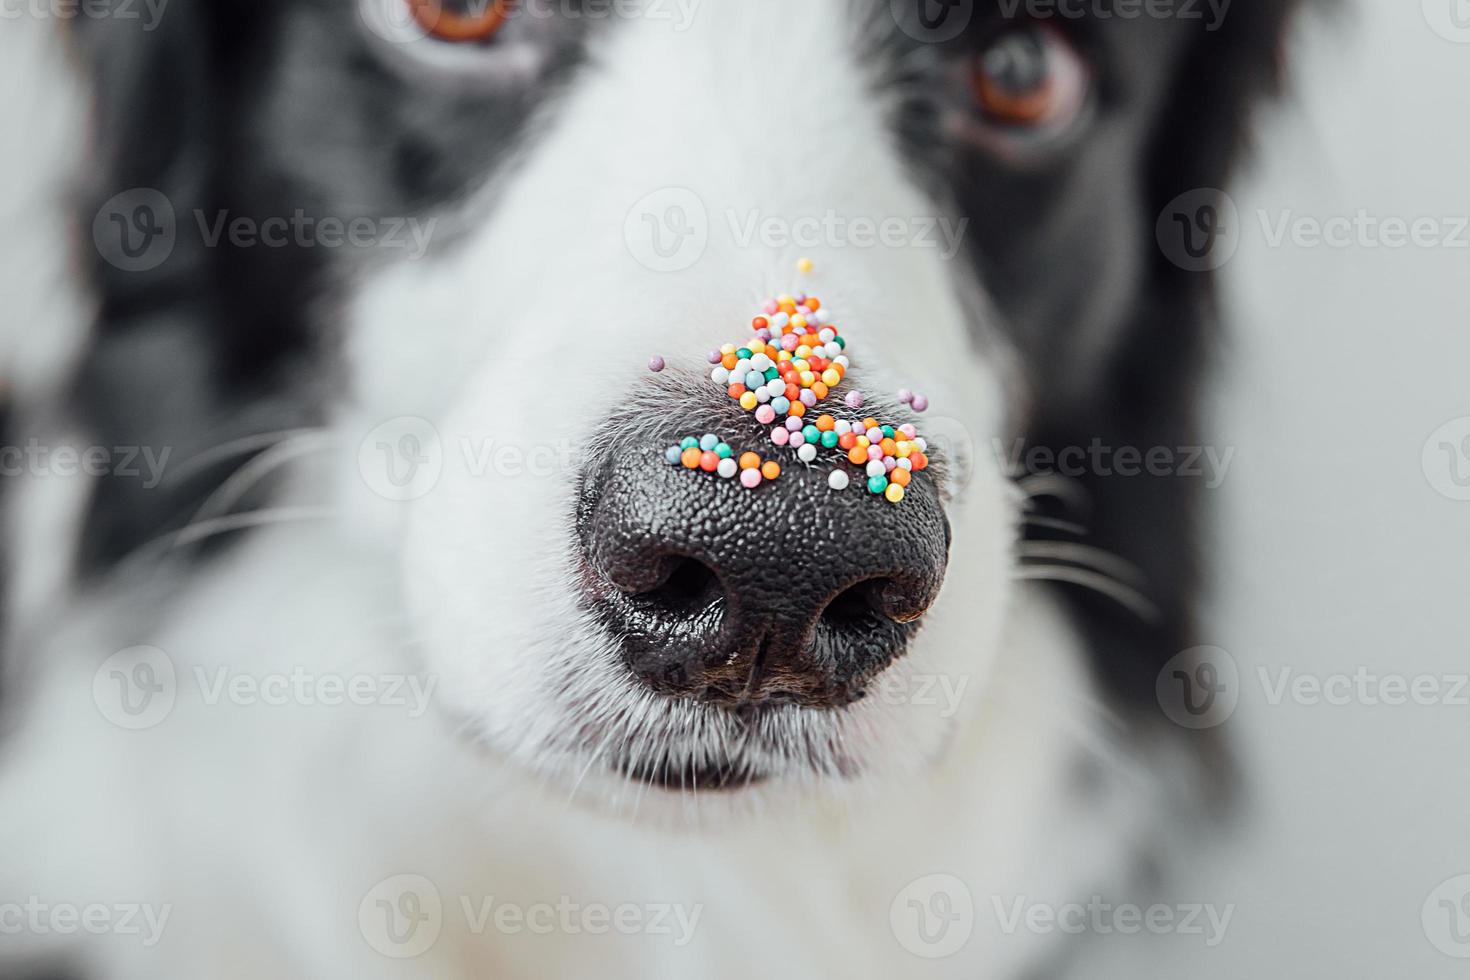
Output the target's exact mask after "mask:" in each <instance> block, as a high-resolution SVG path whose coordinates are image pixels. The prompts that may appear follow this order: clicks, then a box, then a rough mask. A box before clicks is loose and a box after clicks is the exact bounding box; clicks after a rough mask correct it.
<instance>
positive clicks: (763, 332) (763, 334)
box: [755, 327, 771, 340]
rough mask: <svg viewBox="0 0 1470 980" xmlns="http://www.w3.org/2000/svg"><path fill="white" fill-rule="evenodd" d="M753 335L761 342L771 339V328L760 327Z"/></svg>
mask: <svg viewBox="0 0 1470 980" xmlns="http://www.w3.org/2000/svg"><path fill="white" fill-rule="evenodd" d="M755 335H756V336H757V337H759V338H760V339H761V340H770V339H771V328H770V327H761V328H760V329H759V330H757V331H756V332H755Z"/></svg>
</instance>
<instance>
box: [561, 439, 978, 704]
mask: <svg viewBox="0 0 1470 980" xmlns="http://www.w3.org/2000/svg"><path fill="white" fill-rule="evenodd" d="M758 432H759V430H752V431H751V438H750V439H748V440H747V443H746V444H747V445H758V444H760V443H759V442H757V438H756V434H757V433H758ZM644 438H645V440H647V436H646V434H645V436H644ZM667 441H669V442H673V443H677V442H678V441H679V436H678V435H670V437H669V438H668V440H667ZM663 445H664V443H662V442H654V441H652V440H647V441H645V442H644V444H643V445H640V446H625V447H615V448H613V449H612V451H609V452H607V453H605V454H604V456H603V459H604V462H603V463H602V465H600V466H599V467H598V468H597V471H596V472H595V473H589V474H587V475H586V478H585V479H584V491H583V503H582V506H581V508H580V512H579V525H580V527H579V530H580V537H581V543H582V547H583V550H584V555H585V559H586V570H587V572H588V574H587V575H586V578H587V580H588V586H587V587H588V593H589V596H590V601H591V603H592V605H593V606H594V608H595V609H596V610H597V612H598V613H599V615H600V616H601V617H602V618H603V620H604V623H605V625H606V627H607V628H608V630H609V633H610V634H611V635H613V636H615V637H616V638H617V639H618V642H619V643H620V644H621V648H622V653H623V656H624V659H625V660H626V662H627V664H628V666H629V667H630V669H631V670H632V671H633V673H634V674H635V675H636V676H637V677H639V678H640V679H641V680H642V681H643V682H644V683H645V684H647V685H648V686H649V687H651V688H652V689H654V690H655V691H658V692H661V693H664V694H668V695H673V696H681V697H693V698H698V699H700V700H705V701H712V702H723V703H731V704H734V703H747V702H749V703H760V702H769V701H790V702H796V703H801V704H807V705H820V706H838V705H842V704H846V703H849V702H851V701H853V700H856V699H857V698H860V697H861V696H862V695H863V691H864V685H865V684H866V683H867V682H869V681H870V680H871V679H872V678H873V677H874V676H875V675H876V674H878V673H879V672H880V671H882V670H883V668H884V667H886V666H888V665H889V664H890V663H892V662H893V661H894V660H895V659H896V658H898V657H900V656H902V655H903V653H904V650H905V648H906V646H907V644H908V642H909V640H910V639H911V637H912V636H913V634H914V633H915V631H916V630H917V629H918V626H919V620H920V617H921V616H922V615H923V614H924V612H925V611H926V610H927V609H928V608H929V606H930V605H931V604H932V603H933V602H934V599H935V598H936V596H937V595H938V593H939V589H940V585H941V584H942V582H943V579H944V570H945V564H946V561H947V558H948V552H949V525H948V522H947V521H946V519H945V516H944V511H943V508H942V505H941V501H940V498H939V495H938V492H937V490H936V489H935V481H934V480H928V479H925V480H919V479H915V480H913V481H912V483H911V484H910V485H909V488H908V489H909V492H908V493H907V495H906V496H904V498H903V499H902V500H901V501H900V502H898V503H896V504H895V503H890V502H889V501H887V500H885V499H884V498H883V497H882V496H880V495H874V494H871V493H869V492H867V490H866V487H865V485H864V481H863V477H862V474H861V473H860V472H859V471H858V470H856V469H855V468H849V469H850V471H851V481H850V482H851V485H850V486H849V487H848V488H847V489H844V490H841V491H837V490H833V489H832V488H831V487H830V486H829V483H828V477H829V474H830V472H831V470H832V468H833V467H834V466H837V467H846V464H843V463H834V464H831V465H816V464H813V465H811V466H807V465H805V464H803V463H801V462H798V461H797V460H796V459H795V458H792V459H791V460H789V461H787V460H784V459H782V460H781V463H782V465H783V466H784V467H785V469H784V470H783V472H782V473H781V475H780V477H779V479H777V480H776V481H774V482H767V483H762V484H761V485H760V486H757V487H755V488H753V489H751V488H747V487H745V486H743V485H742V484H741V482H740V481H739V480H738V479H722V478H720V477H718V476H716V475H715V474H713V473H704V472H700V471H697V470H688V469H685V468H683V467H681V466H670V465H668V464H666V463H665V462H664V460H663V450H662V446H663ZM764 445H765V447H766V448H767V449H772V448H773V447H771V446H770V444H769V442H765V443H764ZM766 455H768V456H773V455H775V454H774V453H766Z"/></svg>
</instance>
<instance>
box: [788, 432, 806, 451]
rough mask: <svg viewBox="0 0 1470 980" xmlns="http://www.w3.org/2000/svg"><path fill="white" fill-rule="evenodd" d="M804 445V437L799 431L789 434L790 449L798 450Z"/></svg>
mask: <svg viewBox="0 0 1470 980" xmlns="http://www.w3.org/2000/svg"><path fill="white" fill-rule="evenodd" d="M805 445H806V436H805V435H803V434H802V431H801V430H800V429H797V430H796V431H795V432H793V433H791V448H792V449H800V448H801V447H802V446H805Z"/></svg>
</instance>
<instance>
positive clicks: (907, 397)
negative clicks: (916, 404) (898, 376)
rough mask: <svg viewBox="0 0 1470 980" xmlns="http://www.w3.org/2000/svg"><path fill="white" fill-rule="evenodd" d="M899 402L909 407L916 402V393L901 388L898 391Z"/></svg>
mask: <svg viewBox="0 0 1470 980" xmlns="http://www.w3.org/2000/svg"><path fill="white" fill-rule="evenodd" d="M898 400H899V401H901V402H903V403H904V404H905V405H907V404H908V403H909V402H911V401H913V400H914V393H913V392H912V391H909V390H908V389H907V388H900V389H898Z"/></svg>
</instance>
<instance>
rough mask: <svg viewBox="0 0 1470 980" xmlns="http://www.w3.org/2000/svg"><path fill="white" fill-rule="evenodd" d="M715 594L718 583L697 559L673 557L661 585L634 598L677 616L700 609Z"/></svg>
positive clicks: (707, 568) (680, 556)
mask: <svg viewBox="0 0 1470 980" xmlns="http://www.w3.org/2000/svg"><path fill="white" fill-rule="evenodd" d="M719 594H720V580H719V578H718V577H717V576H716V575H715V573H714V570H713V569H711V568H710V567H709V566H708V565H706V564H705V563H704V562H702V561H700V560H699V559H697V558H689V557H687V556H684V555H676V556H674V557H673V559H672V561H671V562H670V564H669V569H668V574H667V575H666V576H665V577H664V579H663V581H662V582H660V583H659V584H657V585H655V586H654V587H653V588H650V589H644V590H642V591H641V592H639V593H637V595H635V596H634V598H635V599H636V600H637V601H638V602H640V603H642V604H645V605H647V606H650V607H652V608H656V609H658V610H660V611H663V612H666V613H670V614H674V615H679V614H683V613H689V612H692V611H694V610H697V609H702V608H704V607H705V606H707V605H709V603H710V602H711V601H712V600H713V599H715V598H717V597H718V596H719Z"/></svg>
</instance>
